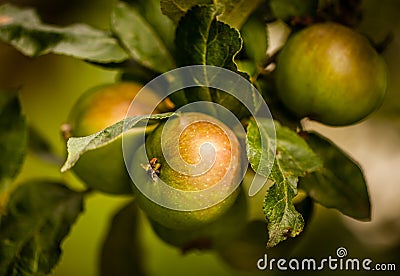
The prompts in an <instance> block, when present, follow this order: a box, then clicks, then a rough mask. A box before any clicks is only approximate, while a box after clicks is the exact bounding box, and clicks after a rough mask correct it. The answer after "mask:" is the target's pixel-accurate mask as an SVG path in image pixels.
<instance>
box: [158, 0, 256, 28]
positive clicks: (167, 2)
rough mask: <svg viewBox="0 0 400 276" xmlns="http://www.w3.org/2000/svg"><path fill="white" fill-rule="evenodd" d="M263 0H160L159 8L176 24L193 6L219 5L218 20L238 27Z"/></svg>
mask: <svg viewBox="0 0 400 276" xmlns="http://www.w3.org/2000/svg"><path fill="white" fill-rule="evenodd" d="M262 1H263V0H252V1H248V0H161V10H162V12H163V13H164V14H165V15H166V16H168V17H169V18H170V19H171V20H172V21H174V22H175V23H176V24H177V23H178V22H179V20H180V19H181V18H182V17H183V16H184V15H185V14H186V12H187V11H188V10H190V9H191V8H192V7H194V6H198V5H207V4H215V5H218V6H219V7H221V9H222V10H221V14H220V15H219V16H218V20H220V21H222V22H225V23H226V24H228V25H230V26H232V27H234V28H237V29H240V27H241V26H242V25H243V23H244V22H245V21H246V19H247V17H248V16H249V15H250V14H251V13H252V12H253V11H254V10H255V9H256V8H257V7H258V6H259V5H260V4H261V3H262Z"/></svg>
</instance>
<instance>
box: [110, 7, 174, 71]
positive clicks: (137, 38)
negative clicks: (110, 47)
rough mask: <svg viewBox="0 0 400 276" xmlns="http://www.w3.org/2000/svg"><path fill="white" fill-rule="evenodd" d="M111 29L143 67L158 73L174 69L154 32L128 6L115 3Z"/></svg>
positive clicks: (172, 61) (138, 13) (164, 47)
mask: <svg viewBox="0 0 400 276" xmlns="http://www.w3.org/2000/svg"><path fill="white" fill-rule="evenodd" d="M111 29H112V31H113V33H114V34H115V35H116V36H117V37H118V39H119V40H120V41H121V44H122V45H123V46H124V47H125V48H126V50H127V51H128V52H129V54H130V56H131V57H132V58H133V59H134V60H135V61H137V62H138V63H140V64H142V65H143V66H145V67H148V68H150V69H152V70H154V71H156V72H160V73H162V72H165V71H169V70H171V69H173V68H174V67H175V63H174V60H173V58H172V56H171V53H170V52H169V51H168V49H167V47H166V46H165V44H164V42H163V41H162V39H161V38H160V37H159V35H158V34H157V32H156V30H154V29H153V27H152V26H151V25H150V24H149V23H148V22H147V21H146V19H144V18H143V16H142V15H141V14H140V12H139V11H138V10H136V9H134V8H132V7H130V6H129V5H128V4H126V3H123V2H117V3H116V5H115V6H114V9H113V12H112V14H111Z"/></svg>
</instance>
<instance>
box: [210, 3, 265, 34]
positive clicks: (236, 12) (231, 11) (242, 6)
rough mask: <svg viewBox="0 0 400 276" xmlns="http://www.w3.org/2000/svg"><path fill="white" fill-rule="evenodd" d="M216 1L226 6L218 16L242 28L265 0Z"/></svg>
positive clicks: (233, 25) (219, 18)
mask: <svg viewBox="0 0 400 276" xmlns="http://www.w3.org/2000/svg"><path fill="white" fill-rule="evenodd" d="M215 2H216V3H218V4H221V5H223V6H224V11H223V13H222V14H221V15H220V16H218V20H220V21H222V22H225V23H226V24H228V25H229V26H232V27H234V28H237V29H240V28H241V27H242V25H243V24H244V22H246V20H247V18H248V17H249V15H250V14H251V13H252V12H253V11H254V10H255V9H256V8H257V7H258V6H259V5H260V4H261V3H262V2H263V0H251V1H249V0H216V1H215Z"/></svg>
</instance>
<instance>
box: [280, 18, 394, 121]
mask: <svg viewBox="0 0 400 276" xmlns="http://www.w3.org/2000/svg"><path fill="white" fill-rule="evenodd" d="M386 87H387V70H386V65H385V62H384V60H383V58H382V57H381V56H379V55H378V53H377V52H376V51H375V49H374V48H373V47H372V46H371V45H370V43H369V41H368V40H367V39H366V38H365V37H363V36H362V35H361V34H359V33H357V32H355V31H354V30H352V29H349V28H347V27H345V26H342V25H339V24H337V23H332V22H325V23H317V24H315V25H312V26H310V27H307V28H305V29H303V30H301V31H299V32H298V33H296V34H294V35H293V36H292V37H291V38H290V39H289V40H288V42H287V43H286V45H285V46H284V47H283V49H282V51H281V52H280V54H279V56H278V60H277V67H276V88H277V92H278V96H279V98H280V99H281V100H282V102H283V103H284V104H285V105H286V107H287V108H288V109H289V110H291V111H292V112H293V113H294V114H296V115H297V116H298V117H299V118H303V117H309V118H310V119H313V120H316V121H319V122H321V123H324V124H326V125H332V126H344V125H350V124H354V123H356V122H359V121H360V120H362V119H364V118H365V117H366V116H368V115H369V114H370V113H372V112H373V111H374V110H376V109H377V108H378V107H379V106H380V105H381V104H382V102H383V99H384V96H385V94H386Z"/></svg>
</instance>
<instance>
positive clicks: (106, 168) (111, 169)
mask: <svg viewBox="0 0 400 276" xmlns="http://www.w3.org/2000/svg"><path fill="white" fill-rule="evenodd" d="M141 89H142V85H141V84H139V83H135V82H120V83H113V84H106V85H101V86H98V87H94V88H92V89H90V90H88V91H86V92H85V93H83V94H82V95H81V96H80V97H79V98H78V100H77V101H76V103H75V105H74V106H73V107H72V109H71V112H70V115H69V118H68V123H69V125H70V127H71V133H70V135H71V136H74V137H80V136H87V135H91V134H93V133H95V132H97V131H100V130H102V129H104V128H106V127H108V126H110V125H112V124H114V123H116V122H118V121H120V120H122V119H124V118H125V116H126V115H127V112H128V110H129V106H130V104H131V102H132V100H133V99H134V97H135V96H136V95H137V93H138V92H139V91H140V90H141ZM147 93H148V94H149V96H148V100H149V101H148V102H146V103H140V104H138V105H135V107H136V108H132V109H131V110H129V115H130V116H134V115H141V114H150V113H152V112H158V110H154V111H153V110H152V108H151V106H152V104H153V103H152V101H154V100H156V96H155V94H154V92H153V91H147ZM132 135H134V134H132ZM137 135H142V133H139V132H138V133H137ZM73 171H74V173H75V174H76V175H77V176H78V177H79V178H80V179H81V180H82V181H83V182H84V184H85V185H86V186H87V187H88V188H92V189H94V190H97V191H101V192H104V193H108V194H132V188H131V179H130V176H129V174H128V172H127V170H126V167H125V163H124V159H123V154H122V138H118V139H116V140H115V141H113V142H112V143H110V144H108V145H106V146H104V147H102V148H99V149H96V150H93V151H89V152H87V153H85V154H83V155H82V156H81V157H80V159H79V161H78V162H77V163H76V164H75V166H74V167H73Z"/></svg>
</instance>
